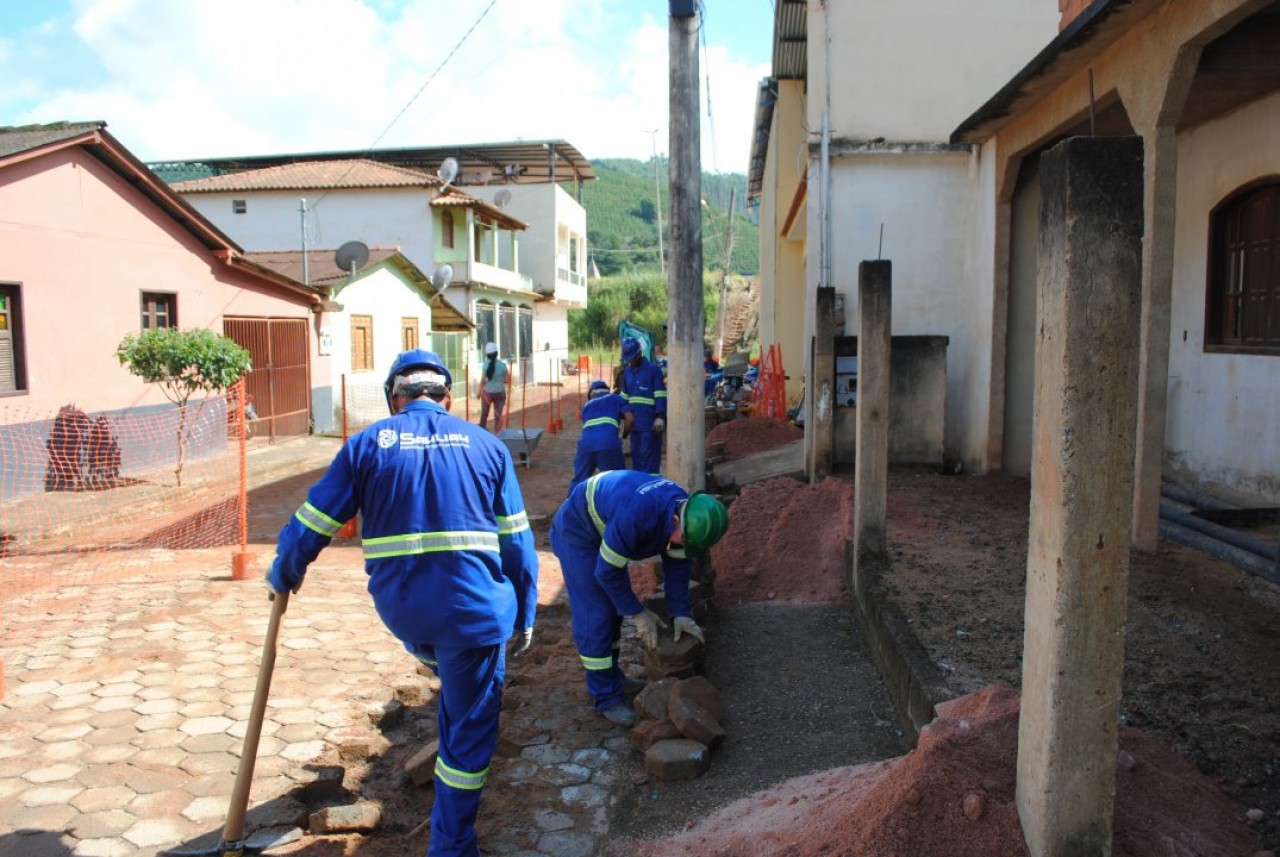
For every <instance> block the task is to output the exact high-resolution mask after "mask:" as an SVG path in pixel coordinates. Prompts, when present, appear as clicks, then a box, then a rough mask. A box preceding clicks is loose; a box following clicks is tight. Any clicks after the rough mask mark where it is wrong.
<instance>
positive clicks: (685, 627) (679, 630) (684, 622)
mask: <svg viewBox="0 0 1280 857" xmlns="http://www.w3.org/2000/svg"><path fill="white" fill-rule="evenodd" d="M674 624H675V638H676V642H677V643H678V642H680V635H681V634H688V635H689V636H690V637H697V638H698V642H699V643H705V642H706V641H707V634H706V632H705V631H703V630H702V626H701V625H699V624H698V623H697V622H695V621H693V620H692V619H691V618H689V617H688V616H677V617H676V618H675V621H674Z"/></svg>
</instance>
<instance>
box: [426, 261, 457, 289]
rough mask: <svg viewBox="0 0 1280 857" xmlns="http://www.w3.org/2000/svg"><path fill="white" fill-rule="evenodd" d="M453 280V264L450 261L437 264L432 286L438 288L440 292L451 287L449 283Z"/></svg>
mask: <svg viewBox="0 0 1280 857" xmlns="http://www.w3.org/2000/svg"><path fill="white" fill-rule="evenodd" d="M452 282H453V266H452V265H450V264H449V263H447V262H446V263H445V264H443V265H437V266H436V269H435V270H434V271H433V272H432V273H431V287H432V288H433V289H435V290H436V294H440V293H441V292H443V291H444V290H445V289H447V288H449V284H450V283H452Z"/></svg>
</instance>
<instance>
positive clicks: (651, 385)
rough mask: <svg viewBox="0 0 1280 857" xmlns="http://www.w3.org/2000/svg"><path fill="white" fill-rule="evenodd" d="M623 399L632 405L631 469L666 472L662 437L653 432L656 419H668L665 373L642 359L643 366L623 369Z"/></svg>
mask: <svg viewBox="0 0 1280 857" xmlns="http://www.w3.org/2000/svg"><path fill="white" fill-rule="evenodd" d="M622 396H623V398H625V399H626V400H627V402H628V403H629V404H630V405H631V411H632V413H633V414H635V424H634V425H633V426H632V427H631V469H632V470H639V471H640V472H641V473H650V474H653V475H654V476H657V475H658V474H659V473H660V472H661V471H662V434H661V433H658V434H654V433H653V421H654V419H655V418H656V417H662V418H663V420H664V421H665V420H666V417H667V382H666V379H664V378H663V377H662V370H661V369H659V368H658V367H657V366H655V365H654V364H653V363H651V362H649V360H648V359H646V358H643V357H642V358H640V365H639V366H632V365H630V364H628V365H627V367H626V368H625V369H623V370H622Z"/></svg>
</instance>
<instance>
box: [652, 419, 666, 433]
mask: <svg viewBox="0 0 1280 857" xmlns="http://www.w3.org/2000/svg"><path fill="white" fill-rule="evenodd" d="M666 427H667V423H666V421H665V420H663V419H662V417H654V418H653V433H654V434H662V430H663V429H665V428H666Z"/></svg>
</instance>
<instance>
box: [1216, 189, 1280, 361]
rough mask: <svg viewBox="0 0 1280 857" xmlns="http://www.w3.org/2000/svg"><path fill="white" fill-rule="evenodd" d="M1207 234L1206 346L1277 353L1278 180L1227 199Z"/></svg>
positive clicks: (1279, 305)
mask: <svg viewBox="0 0 1280 857" xmlns="http://www.w3.org/2000/svg"><path fill="white" fill-rule="evenodd" d="M1210 236H1211V237H1210V254H1209V289H1208V292H1209V293H1208V297H1207V299H1206V301H1205V306H1206V313H1205V345H1206V346H1207V347H1212V348H1214V350H1223V351H1246V352H1256V353H1275V354H1280V181H1270V182H1267V183H1266V184H1261V185H1253V186H1251V187H1249V188H1246V189H1244V190H1242V191H1239V192H1237V193H1235V194H1233V195H1231V196H1230V197H1228V198H1227V199H1226V200H1225V201H1223V203H1222V204H1221V205H1219V206H1218V208H1217V209H1215V210H1214V212H1213V215H1212V217H1211V225H1210Z"/></svg>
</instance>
